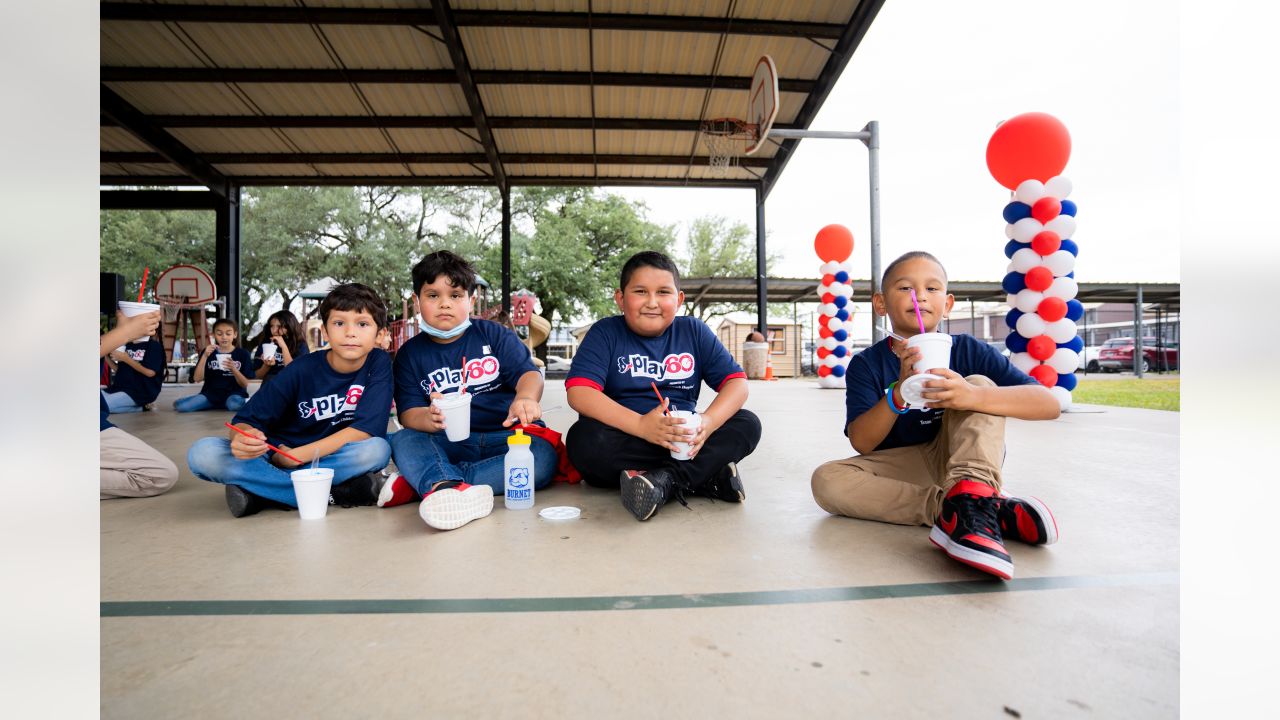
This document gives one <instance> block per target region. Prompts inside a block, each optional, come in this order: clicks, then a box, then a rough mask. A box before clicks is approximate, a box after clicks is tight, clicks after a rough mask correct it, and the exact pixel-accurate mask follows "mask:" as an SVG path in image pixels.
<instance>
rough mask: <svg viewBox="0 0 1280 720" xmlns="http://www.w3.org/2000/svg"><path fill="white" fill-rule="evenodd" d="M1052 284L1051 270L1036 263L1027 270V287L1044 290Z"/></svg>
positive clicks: (1037, 290) (1038, 290)
mask: <svg viewBox="0 0 1280 720" xmlns="http://www.w3.org/2000/svg"><path fill="white" fill-rule="evenodd" d="M1052 284H1053V271H1052V270H1050V269H1049V268H1047V267H1045V266H1043V265H1037V266H1036V267H1033V268H1031V269H1030V270H1028V271H1027V287H1028V288H1030V289H1032V290H1035V291H1036V292H1044V291H1045V290H1048V289H1049V286H1050V285H1052Z"/></svg>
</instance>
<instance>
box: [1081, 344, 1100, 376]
mask: <svg viewBox="0 0 1280 720" xmlns="http://www.w3.org/2000/svg"><path fill="white" fill-rule="evenodd" d="M1100 350H1102V346H1101V345H1092V346H1090V347H1087V348H1085V349H1084V352H1082V353H1080V366H1079V367H1077V368H1076V370H1077V371H1079V370H1084V371H1086V372H1100V371H1101V370H1102V366H1101V365H1099V364H1098V352H1099V351H1100Z"/></svg>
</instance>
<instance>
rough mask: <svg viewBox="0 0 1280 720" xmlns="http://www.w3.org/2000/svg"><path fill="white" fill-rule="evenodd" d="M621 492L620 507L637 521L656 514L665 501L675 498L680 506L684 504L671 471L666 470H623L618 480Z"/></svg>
mask: <svg viewBox="0 0 1280 720" xmlns="http://www.w3.org/2000/svg"><path fill="white" fill-rule="evenodd" d="M618 485H619V487H620V489H621V490H622V506H623V507H625V508H626V509H627V510H628V511H630V512H631V514H632V515H635V516H636V519H637V520H641V521H644V520H648V519H649V518H651V517H653V516H654V515H656V514H657V513H658V510H659V509H661V508H662V506H663V505H665V504H667V500H670V499H671V498H672V497H675V498H676V499H677V500H679V501H680V504H681V505H684V504H686V503H685V501H684V496H683V493H682V492H681V489H680V488H678V487H677V486H676V480H675V478H674V477H673V476H672V474H671V471H670V470H667V469H666V468H657V469H654V470H623V471H622V475H621V477H620V478H619V480H618Z"/></svg>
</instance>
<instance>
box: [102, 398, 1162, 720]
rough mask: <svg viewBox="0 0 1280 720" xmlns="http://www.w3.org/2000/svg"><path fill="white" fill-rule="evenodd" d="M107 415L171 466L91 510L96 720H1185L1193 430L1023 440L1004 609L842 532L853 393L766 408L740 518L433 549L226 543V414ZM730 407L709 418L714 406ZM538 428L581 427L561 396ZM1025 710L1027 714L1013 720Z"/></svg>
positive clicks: (420, 527) (399, 534)
mask: <svg viewBox="0 0 1280 720" xmlns="http://www.w3.org/2000/svg"><path fill="white" fill-rule="evenodd" d="M194 390H195V387H194V386H184V387H181V388H177V387H173V388H166V389H165V391H164V394H163V395H162V397H161V400H160V402H159V406H160V407H161V409H160V410H159V411H157V412H153V413H142V414H137V415H124V416H113V418H112V420H113V422H115V423H117V424H118V425H119V426H120V427H122V428H124V429H125V430H128V431H129V432H133V433H135V434H137V435H139V436H141V437H142V438H144V439H146V440H147V441H148V442H150V443H152V444H153V445H155V446H156V447H158V448H160V449H161V450H163V451H164V452H166V453H167V454H169V455H170V456H171V457H173V458H174V459H175V460H178V464H179V466H180V467H181V469H182V473H183V474H182V478H181V479H180V480H179V482H178V485H177V486H176V487H175V488H174V489H173V490H172V491H171V492H169V493H168V494H166V495H163V496H160V497H157V498H150V499H142V500H113V501H104V502H102V503H101V533H102V542H101V548H102V550H101V551H102V601H103V606H102V614H103V618H102V621H101V623H102V626H101V629H102V634H101V643H102V647H101V709H102V715H103V717H108V718H137V717H236V718H257V717H344V718H345V717H368V716H373V715H375V714H377V715H380V716H383V717H459V716H480V717H555V718H600V717H658V716H668V717H671V716H674V717H730V716H740V717H766V716H767V717H804V716H833V715H834V716H841V717H849V716H854V715H859V714H869V715H871V716H873V717H905V718H915V717H920V718H931V719H933V720H936V718H939V717H946V718H953V717H956V718H970V717H975V718H976V717H991V718H999V717H1005V718H1008V717H1016V716H1019V715H1020V716H1021V717H1024V718H1046V717H1050V718H1052V717H1085V716H1093V717H1126V718H1135V717H1159V718H1165V717H1170V716H1174V715H1177V714H1178V711H1179V706H1178V668H1179V641H1178V618H1179V604H1178V603H1179V599H1178V597H1179V596H1178V592H1179V574H1178V446H1179V434H1178V433H1179V429H1178V428H1179V426H1178V414H1177V413H1170V412H1160V411H1148V410H1130V409H1124V408H1099V407H1091V406H1085V407H1083V408H1081V409H1083V410H1089V411H1091V412H1082V413H1071V414H1066V415H1063V417H1062V418H1061V419H1059V420H1057V421H1053V422H1041V423H1030V422H1023V421H1017V420H1013V421H1010V422H1009V425H1008V431H1007V434H1008V444H1009V448H1010V450H1009V456H1008V459H1007V461H1006V466H1005V473H1006V485H1005V489H1006V491H1007V492H1009V493H1011V494H1015V495H1016V494H1031V495H1036V496H1038V497H1040V498H1041V499H1043V500H1044V501H1046V502H1047V503H1048V504H1049V505H1050V507H1051V508H1052V509H1053V511H1054V513H1055V515H1056V517H1057V519H1058V524H1059V527H1060V530H1061V534H1062V539H1061V540H1060V541H1059V543H1058V544H1056V545H1053V546H1051V547H1047V548H1030V547H1027V546H1024V545H1017V544H1012V545H1011V547H1010V549H1011V550H1012V551H1013V555H1014V561H1015V564H1016V573H1015V579H1014V580H1013V581H1010V582H1007V583H1002V582H1000V581H998V580H989V579H987V576H984V575H982V574H981V573H978V572H976V571H973V570H970V569H969V568H967V567H965V566H963V565H960V564H959V563H956V562H953V561H951V560H949V559H948V558H947V557H946V556H945V555H943V554H942V553H941V552H940V551H938V550H937V549H935V548H934V547H933V546H932V545H931V544H930V543H929V541H928V539H927V536H928V532H927V529H925V528H922V527H921V528H912V527H901V526H891V525H884V524H879V523H872V522H864V521H859V520H851V519H847V518H836V517H831V516H828V515H827V514H826V513H825V512H823V511H822V510H821V509H820V508H819V507H818V506H817V505H815V504H814V502H813V500H812V497H811V495H810V492H809V475H810V472H811V471H812V469H813V468H814V467H815V466H817V465H818V464H819V463H820V462H823V461H826V460H828V459H832V458H836V457H842V456H846V455H848V454H851V452H852V451H851V450H850V449H849V447H848V444H847V441H845V440H844V439H843V438H842V437H841V436H840V434H839V432H840V431H839V428H840V426H841V424H842V422H843V414H844V410H843V396H842V394H841V393H840V392H836V391H824V390H819V389H818V388H817V387H816V385H815V384H814V383H813V382H812V381H801V380H795V381H781V382H776V383H762V382H753V383H752V384H751V399H750V401H749V402H748V405H747V407H748V408H750V409H751V410H753V411H755V412H756V413H758V414H759V415H760V416H761V418H762V420H763V423H764V437H763V439H762V441H761V444H760V447H759V448H758V449H757V450H756V452H755V453H754V454H753V455H752V456H751V457H749V458H747V460H746V461H745V462H744V463H743V465H742V473H743V478H744V481H745V484H746V488H747V494H748V497H747V502H746V503H745V504H743V505H730V504H724V503H712V502H711V501H709V500H705V499H692V500H691V501H690V508H689V509H687V510H686V509H685V508H682V507H680V506H679V505H676V504H672V505H668V506H667V507H666V508H664V509H663V510H662V512H661V513H660V514H659V515H658V516H657V517H655V518H654V519H653V520H651V521H649V522H647V523H639V522H636V521H635V520H634V519H632V518H631V516H630V515H629V514H628V513H627V512H626V510H625V509H623V508H622V506H621V504H620V503H619V501H618V499H617V496H616V494H615V493H608V492H605V491H600V490H595V489H593V488H588V487H583V486H555V487H553V488H552V489H550V490H547V491H543V492H540V493H538V496H537V507H539V508H540V507H544V506H547V505H575V506H578V507H580V508H582V511H583V513H582V518H581V519H580V520H577V521H570V522H559V523H557V522H549V521H545V520H542V519H540V518H539V517H538V515H537V513H536V510H535V511H522V512H508V511H506V510H504V509H502V507H501V502H500V501H499V503H498V506H497V507H496V508H495V510H494V512H493V514H492V515H491V516H490V517H487V518H484V519H481V520H478V521H476V522H473V523H471V524H470V525H467V526H465V527H463V528H461V529H459V530H455V531H451V532H437V531H434V530H432V529H430V528H428V527H427V526H426V525H425V524H423V523H422V521H421V520H420V519H419V517H418V514H417V507H416V505H406V506H402V507H399V508H392V509H387V510H380V509H378V508H350V509H343V508H333V509H331V510H330V513H329V515H328V517H327V518H326V519H325V520H323V521H307V522H303V521H300V520H299V519H298V517H297V515H296V513H284V512H276V511H268V512H263V513H261V514H259V515H256V516H253V517H249V518H243V519H239V520H237V519H234V518H232V517H231V516H230V514H229V513H228V512H227V509H226V505H225V504H224V502H223V497H222V488H221V487H220V486H216V485H213V484H210V483H205V482H202V481H199V480H196V479H195V478H193V477H192V476H191V475H190V472H189V471H188V470H187V468H186V467H185V452H186V448H187V447H188V446H189V445H190V443H191V442H192V441H193V440H195V439H196V438H197V437H200V436H202V435H206V434H220V428H221V424H222V422H223V421H224V420H226V419H228V414H227V413H223V412H208V413H196V414H190V415H178V414H176V413H174V412H173V411H172V409H171V408H172V402H173V399H174V398H176V397H179V396H181V395H185V394H188V393H190V392H194ZM709 401H710V398H709V397H704V403H703V404H704V406H705V404H706V403H708V402H709ZM555 405H562V406H563V408H564V409H561V410H556V411H552V412H549V413H548V414H547V420H548V424H550V425H551V426H552V427H553V428H555V429H558V430H561V431H564V430H567V429H568V427H569V425H570V424H571V423H572V421H573V419H574V417H575V416H574V413H573V412H572V411H571V410H569V409H568V406H567V404H566V403H565V402H564V384H563V381H556V380H552V381H549V382H548V386H547V392H546V397H545V398H544V406H546V407H551V406H555ZM1015 713H1017V714H1018V715H1015Z"/></svg>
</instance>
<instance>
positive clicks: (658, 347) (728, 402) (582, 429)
mask: <svg viewBox="0 0 1280 720" xmlns="http://www.w3.org/2000/svg"><path fill="white" fill-rule="evenodd" d="M679 282H680V271H679V270H678V269H677V268H676V265H675V263H674V262H672V261H671V258H669V257H667V256H666V255H663V254H662V253H659V252H652V251H646V252H641V253H637V254H635V255H633V256H632V257H631V258H630V259H629V260H627V262H626V263H625V264H624V265H623V266H622V272H621V276H620V278H619V282H618V289H617V290H616V291H615V292H614V296H613V299H614V302H615V303H616V304H617V306H618V310H619V312H621V313H622V314H621V315H615V316H613V317H609V318H605V319H603V320H601V321H599V322H597V323H596V324H595V325H593V326H592V327H591V330H590V331H588V332H587V336H586V337H585V338H583V340H582V345H581V346H579V348H578V352H577V354H576V355H575V356H574V358H573V367H572V368H571V369H570V371H569V376H568V378H567V379H566V380H565V387H566V388H567V390H568V399H569V405H570V406H571V407H573V409H574V410H577V411H578V414H579V415H581V418H580V419H579V420H578V422H576V423H574V424H573V427H571V428H570V429H569V435H568V438H567V440H566V443H565V444H566V445H567V446H568V452H569V459H570V460H571V461H572V462H573V464H574V465H575V466H576V467H577V468H578V470H579V471H580V472H581V473H582V478H583V480H585V481H586V482H587V483H588V484H589V485H592V486H595V487H603V488H620V489H621V491H622V505H623V507H625V508H627V510H628V511H630V512H631V514H632V515H634V516H635V517H636V519H637V520H648V519H649V518H651V517H653V516H654V514H656V513H657V512H658V510H659V509H660V508H661V507H662V506H663V505H664V504H665V503H666V502H667V501H668V500H670V499H671V498H673V497H674V498H676V499H677V500H678V501H679V502H680V503H681V504H685V503H684V495H685V494H686V493H688V494H693V495H700V496H703V497H711V498H717V499H720V500H724V501H726V502H742V501H743V500H744V499H745V498H746V493H745V491H744V490H743V488H742V479H741V478H740V477H739V475H738V466H737V463H739V462H741V461H742V458H744V457H746V456H747V455H749V454H751V451H752V450H754V449H755V447H756V443H758V442H759V441H760V421H759V419H757V418H756V416H755V415H754V414H752V413H751V412H750V411H748V410H743V409H742V405H743V403H745V402H746V401H747V379H746V374H745V373H743V371H742V368H740V367H738V364H737V363H735V362H734V361H733V357H732V356H731V355H730V354H729V351H728V350H726V349H725V347H724V345H722V344H721V343H720V340H719V339H718V338H717V337H716V336H715V334H714V333H712V332H711V329H710V328H708V327H707V325H706V323H704V322H702V321H701V320H698V319H697V318H693V317H688V316H681V317H676V310H677V309H678V308H679V307H680V306H681V305H682V304H684V293H683V292H681V291H680V289H679ZM703 381H706V382H707V384H708V385H709V386H711V387H713V388H715V389H716V392H717V395H716V399H715V400H714V401H713V402H712V403H711V405H710V406H709V407H708V408H707V409H706V410H704V411H703V412H702V413H701V416H700V418H693V417H689V416H686V417H679V416H677V413H676V412H675V411H681V412H682V413H689V414H690V415H691V414H692V411H694V410H695V408H696V406H697V404H698V393H699V390H700V388H701V385H702V382H703ZM655 386H656V387H657V388H658V391H659V394H660V395H661V396H662V400H661V401H659V399H658V397H657V396H655V395H654V387H655ZM696 420H700V422H697V421H696ZM684 457H687V458H688V459H687V460H686V459H679V458H684Z"/></svg>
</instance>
